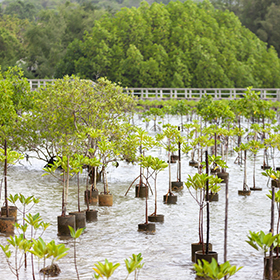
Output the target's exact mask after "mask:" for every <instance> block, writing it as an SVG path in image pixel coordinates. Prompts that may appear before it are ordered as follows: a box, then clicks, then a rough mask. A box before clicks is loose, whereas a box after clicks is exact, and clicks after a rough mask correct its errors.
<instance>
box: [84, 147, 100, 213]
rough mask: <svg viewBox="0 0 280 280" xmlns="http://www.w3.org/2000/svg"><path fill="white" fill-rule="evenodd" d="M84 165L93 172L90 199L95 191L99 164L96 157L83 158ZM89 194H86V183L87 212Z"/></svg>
mask: <svg viewBox="0 0 280 280" xmlns="http://www.w3.org/2000/svg"><path fill="white" fill-rule="evenodd" d="M89 153H91V149H89ZM84 163H85V165H87V166H89V167H92V168H93V170H94V173H93V174H94V175H93V182H92V186H91V188H90V197H91V194H92V192H93V191H97V188H96V181H97V168H98V166H100V165H101V162H100V161H99V160H98V159H97V158H96V157H85V158H84ZM90 197H89V193H88V183H87V186H86V204H87V210H88V211H89V198H90Z"/></svg>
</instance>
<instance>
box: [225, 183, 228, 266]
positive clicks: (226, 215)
mask: <svg viewBox="0 0 280 280" xmlns="http://www.w3.org/2000/svg"><path fill="white" fill-rule="evenodd" d="M225 192H226V201H225V232H224V262H226V261H227V228H228V180H226V189H225Z"/></svg>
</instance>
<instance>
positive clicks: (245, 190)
mask: <svg viewBox="0 0 280 280" xmlns="http://www.w3.org/2000/svg"><path fill="white" fill-rule="evenodd" d="M239 149H240V150H241V151H244V176H243V189H242V191H238V193H239V194H240V195H250V193H251V191H250V189H249V187H248V184H247V150H249V149H250V145H249V143H246V144H244V143H242V144H241V145H240V147H235V148H234V150H235V151H236V152H239Z"/></svg>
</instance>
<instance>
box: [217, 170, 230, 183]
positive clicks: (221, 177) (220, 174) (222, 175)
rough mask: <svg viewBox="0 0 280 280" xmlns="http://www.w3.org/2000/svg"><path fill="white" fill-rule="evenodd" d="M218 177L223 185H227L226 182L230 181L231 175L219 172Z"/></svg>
mask: <svg viewBox="0 0 280 280" xmlns="http://www.w3.org/2000/svg"><path fill="white" fill-rule="evenodd" d="M217 177H218V178H220V179H222V183H225V182H226V181H228V178H229V174H228V173H227V172H218V173H217Z"/></svg>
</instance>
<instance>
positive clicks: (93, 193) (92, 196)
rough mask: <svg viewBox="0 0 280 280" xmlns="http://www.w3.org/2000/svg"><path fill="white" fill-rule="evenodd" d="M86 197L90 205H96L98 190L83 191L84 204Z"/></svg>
mask: <svg viewBox="0 0 280 280" xmlns="http://www.w3.org/2000/svg"><path fill="white" fill-rule="evenodd" d="M87 197H88V202H89V204H90V205H97V203H98V190H85V203H87Z"/></svg>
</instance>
